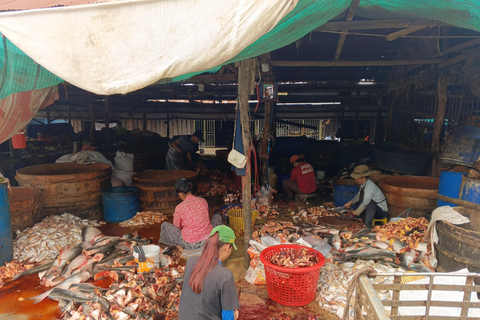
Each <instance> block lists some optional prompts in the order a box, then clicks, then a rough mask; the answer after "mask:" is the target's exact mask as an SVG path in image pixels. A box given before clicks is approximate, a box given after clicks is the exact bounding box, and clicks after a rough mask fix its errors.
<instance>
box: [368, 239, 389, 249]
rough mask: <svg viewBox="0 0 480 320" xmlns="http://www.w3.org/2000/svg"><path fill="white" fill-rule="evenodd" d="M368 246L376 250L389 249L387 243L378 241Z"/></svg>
mask: <svg viewBox="0 0 480 320" xmlns="http://www.w3.org/2000/svg"><path fill="white" fill-rule="evenodd" d="M370 245H371V246H372V247H375V248H378V249H387V248H388V247H389V245H388V242H385V241H379V240H375V241H372V242H371V243H370Z"/></svg>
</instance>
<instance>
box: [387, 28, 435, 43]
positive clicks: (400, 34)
mask: <svg viewBox="0 0 480 320" xmlns="http://www.w3.org/2000/svg"><path fill="white" fill-rule="evenodd" d="M425 28H426V27H425V26H418V27H409V28H405V29H402V30H399V31H396V32H393V33H390V34H389V35H387V36H386V39H387V41H393V40H397V39H398V38H400V37H403V36H406V35H407V34H411V33H414V32H417V31H418V30H422V29H425Z"/></svg>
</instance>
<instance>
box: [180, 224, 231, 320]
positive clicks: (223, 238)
mask: <svg viewBox="0 0 480 320" xmlns="http://www.w3.org/2000/svg"><path fill="white" fill-rule="evenodd" d="M232 248H233V249H235V250H237V246H236V245H235V233H234V232H233V230H232V229H230V228H229V227H227V226H223V225H221V226H217V227H215V228H213V230H212V231H211V232H210V236H209V237H208V239H207V241H206V242H205V246H204V247H203V251H202V254H201V255H200V256H199V257H191V258H190V259H188V261H187V265H186V267H185V277H184V281H183V288H182V295H181V296H180V304H179V309H178V319H179V320H192V319H195V320H227V319H228V320H234V319H237V317H238V311H237V309H239V308H240V303H239V301H238V295H237V289H236V287H235V281H234V278H233V274H232V272H231V271H230V270H228V269H227V268H225V267H223V266H222V262H224V261H225V260H227V258H228V257H229V256H230V254H231V253H232Z"/></svg>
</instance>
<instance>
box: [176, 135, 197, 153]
mask: <svg viewBox="0 0 480 320" xmlns="http://www.w3.org/2000/svg"><path fill="white" fill-rule="evenodd" d="M190 139H191V136H180V138H178V141H179V145H178V147H179V148H180V150H182V152H183V154H186V153H187V152H190V153H195V152H197V150H198V144H196V143H193V142H192V140H190Z"/></svg>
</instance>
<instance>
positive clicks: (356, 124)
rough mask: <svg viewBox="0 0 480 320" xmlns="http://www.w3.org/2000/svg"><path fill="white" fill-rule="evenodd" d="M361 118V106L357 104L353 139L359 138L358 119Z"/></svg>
mask: <svg viewBox="0 0 480 320" xmlns="http://www.w3.org/2000/svg"><path fill="white" fill-rule="evenodd" d="M359 119H360V106H359V105H357V108H356V110H355V122H354V124H353V139H354V140H357V138H358V137H359V135H358V134H359V132H358V125H359V123H358V121H359Z"/></svg>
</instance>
